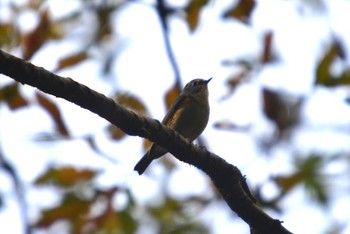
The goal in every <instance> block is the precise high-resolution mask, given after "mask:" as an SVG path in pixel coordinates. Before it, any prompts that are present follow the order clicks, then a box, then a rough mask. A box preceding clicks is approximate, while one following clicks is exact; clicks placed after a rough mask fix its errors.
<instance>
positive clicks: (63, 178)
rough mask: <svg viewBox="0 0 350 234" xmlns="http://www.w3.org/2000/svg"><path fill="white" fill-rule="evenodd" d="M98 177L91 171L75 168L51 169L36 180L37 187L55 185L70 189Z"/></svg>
mask: <svg viewBox="0 0 350 234" xmlns="http://www.w3.org/2000/svg"><path fill="white" fill-rule="evenodd" d="M96 175H97V172H96V171H93V170H90V169H80V170H78V169H76V168H74V167H60V168H55V167H51V168H49V169H48V170H47V171H46V172H45V173H44V174H42V175H41V176H39V177H38V178H37V179H36V180H35V182H34V183H35V184H36V185H47V184H53V185H56V186H58V187H62V188H68V187H72V186H74V185H76V184H78V183H81V182H86V181H90V180H92V179H93V178H94V177H95V176H96Z"/></svg>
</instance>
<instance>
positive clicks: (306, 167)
mask: <svg viewBox="0 0 350 234" xmlns="http://www.w3.org/2000/svg"><path fill="white" fill-rule="evenodd" d="M325 162H326V160H325V159H324V157H322V156H320V155H310V156H309V157H307V158H297V159H296V161H295V166H296V169H295V172H294V173H292V174H290V175H283V176H282V175H281V176H275V177H273V178H272V180H273V181H274V182H275V183H276V184H278V185H279V187H280V188H281V189H282V191H283V193H284V194H286V193H288V192H289V191H290V190H292V189H293V188H295V187H296V186H299V185H304V187H305V189H306V190H307V191H308V192H309V193H310V194H311V195H312V196H313V197H314V198H316V199H317V201H318V202H320V203H321V204H327V202H328V196H327V192H326V184H325V182H326V180H325V178H324V176H323V175H322V174H321V171H322V169H323V166H324V165H325Z"/></svg>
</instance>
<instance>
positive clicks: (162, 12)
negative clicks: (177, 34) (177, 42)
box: [156, 0, 182, 87]
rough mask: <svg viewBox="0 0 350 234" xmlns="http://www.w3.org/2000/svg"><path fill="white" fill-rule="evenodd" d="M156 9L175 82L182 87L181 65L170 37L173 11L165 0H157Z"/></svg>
mask: <svg viewBox="0 0 350 234" xmlns="http://www.w3.org/2000/svg"><path fill="white" fill-rule="evenodd" d="M156 9H157V13H158V16H159V20H160V24H161V26H162V34H163V40H164V44H165V49H166V52H167V55H168V58H169V61H170V64H171V67H172V68H173V71H174V74H175V82H176V83H177V84H178V85H179V87H182V85H181V75H180V69H179V66H178V65H177V62H176V59H175V55H174V52H173V49H172V48H171V44H170V38H169V26H168V22H167V19H168V15H169V13H170V12H171V11H170V9H169V8H168V7H167V6H166V5H165V3H164V0H157V6H156Z"/></svg>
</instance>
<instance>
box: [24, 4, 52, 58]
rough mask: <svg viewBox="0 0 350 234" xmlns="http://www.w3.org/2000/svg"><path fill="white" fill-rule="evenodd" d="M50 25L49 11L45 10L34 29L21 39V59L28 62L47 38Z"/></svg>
mask: <svg viewBox="0 0 350 234" xmlns="http://www.w3.org/2000/svg"><path fill="white" fill-rule="evenodd" d="M50 23H51V22H50V19H49V11H48V9H45V10H44V11H42V12H41V14H40V19H39V24H38V25H37V26H36V28H35V29H34V30H33V31H31V32H30V33H28V34H27V35H25V36H24V37H23V59H25V60H29V59H30V58H31V57H32V56H33V55H34V53H35V52H37V51H38V50H39V49H40V47H41V46H42V45H43V44H44V42H45V41H46V40H47V39H48V38H49V34H50V33H49V31H50V30H49V29H50Z"/></svg>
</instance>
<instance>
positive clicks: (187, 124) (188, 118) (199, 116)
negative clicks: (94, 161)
mask: <svg viewBox="0 0 350 234" xmlns="http://www.w3.org/2000/svg"><path fill="white" fill-rule="evenodd" d="M211 79H212V78H210V79H208V80H203V79H194V80H192V81H190V82H189V83H187V84H186V86H185V88H184V89H183V90H182V92H181V93H180V95H179V96H178V97H177V98H176V100H175V101H174V103H173V104H172V105H171V107H170V109H169V111H168V113H167V114H166V115H165V117H164V119H163V121H162V124H164V125H166V126H168V127H170V128H172V129H174V130H175V131H176V132H177V133H179V134H180V135H182V136H183V137H185V138H186V139H187V140H189V141H190V142H192V141H194V140H195V139H196V138H197V137H198V136H199V135H200V134H201V133H202V132H203V131H204V129H205V127H206V126H207V123H208V119H209V102H208V96H209V93H208V86H207V85H208V83H209V81H210V80H211ZM167 152H168V151H167V150H166V149H165V148H163V147H161V146H159V145H157V144H153V145H152V146H151V148H150V150H148V151H147V153H146V154H145V155H144V156H143V157H142V158H141V160H140V161H139V162H138V163H137V164H136V166H135V168H134V170H135V171H137V172H138V173H139V174H140V175H141V174H142V173H143V172H144V171H145V170H146V169H147V167H148V166H149V165H150V164H151V162H152V161H153V160H154V159H157V158H159V157H161V156H163V155H164V154H166V153H167Z"/></svg>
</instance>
